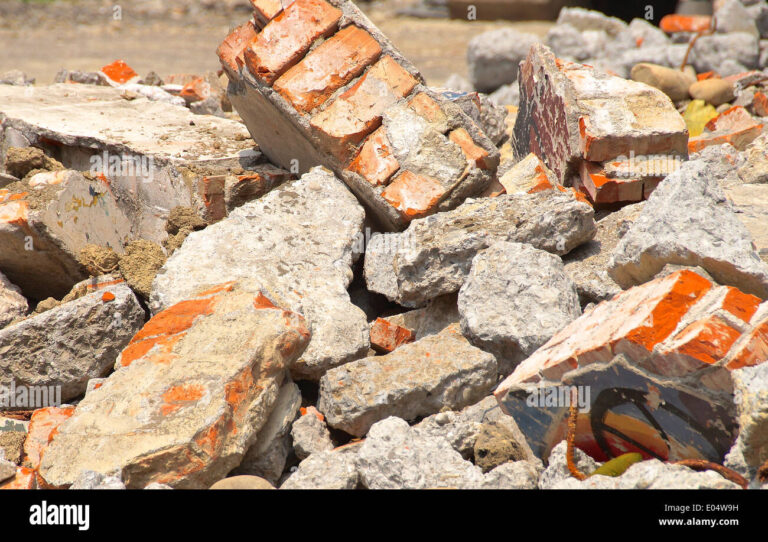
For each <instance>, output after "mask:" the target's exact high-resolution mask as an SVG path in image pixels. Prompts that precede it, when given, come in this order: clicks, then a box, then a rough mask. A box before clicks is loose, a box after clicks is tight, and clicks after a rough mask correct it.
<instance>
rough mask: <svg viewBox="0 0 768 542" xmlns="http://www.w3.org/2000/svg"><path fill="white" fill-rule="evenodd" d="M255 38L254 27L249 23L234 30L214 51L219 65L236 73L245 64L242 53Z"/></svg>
mask: <svg viewBox="0 0 768 542" xmlns="http://www.w3.org/2000/svg"><path fill="white" fill-rule="evenodd" d="M255 38H256V27H254V26H253V23H252V22H251V21H248V22H247V23H245V24H241V25H240V26H238V27H237V28H235V29H234V30H233V31H232V32H230V34H229V35H228V36H227V37H226V38H224V41H222V42H221V45H219V47H218V49H216V54H217V55H218V56H219V60H220V61H221V65H222V66H224V67H225V68H226V69H227V70H229V71H231V72H232V73H237V71H238V70H239V69H240V68H241V67H242V66H243V65H244V64H245V58H244V53H245V49H246V47H248V45H249V44H250V43H251V42H252V41H253V40H254V39H255Z"/></svg>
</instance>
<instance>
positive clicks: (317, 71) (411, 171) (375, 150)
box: [218, 0, 499, 230]
mask: <svg viewBox="0 0 768 542" xmlns="http://www.w3.org/2000/svg"><path fill="white" fill-rule="evenodd" d="M260 4H261V3H260V2H257V3H256V5H255V7H256V11H257V20H258V21H260V23H259V25H258V28H257V27H256V26H254V25H253V24H252V23H250V22H249V23H246V24H244V25H242V26H240V27H238V28H237V29H235V30H234V31H233V32H232V33H231V34H230V35H229V36H228V37H227V38H226V39H225V40H224V42H223V43H222V44H221V46H220V47H219V51H218V52H219V58H220V59H221V62H222V66H223V67H224V69H225V71H226V72H227V75H228V76H229V79H230V85H229V88H228V93H229V97H230V100H231V101H232V104H233V106H234V107H235V108H236V109H237V111H238V113H239V114H240V116H241V117H242V118H243V120H244V121H245V123H246V125H247V126H248V129H249V131H250V132H251V134H252V136H253V138H254V140H255V141H256V142H257V143H258V144H259V145H260V148H261V149H262V151H263V152H264V153H265V154H266V155H267V156H268V157H269V159H270V160H271V161H272V162H273V163H275V164H277V165H279V166H281V167H284V168H286V169H292V168H295V167H298V169H299V171H301V172H306V171H308V170H309V169H310V168H311V167H313V166H317V165H323V166H325V167H327V168H329V169H331V170H332V171H334V172H335V173H336V174H337V175H338V176H339V177H340V178H341V179H343V180H344V182H345V183H346V184H347V185H348V186H349V187H350V189H352V191H354V192H355V194H356V195H357V196H358V197H359V198H360V199H361V200H362V201H363V202H364V203H365V204H366V205H367V206H368V207H369V208H370V209H371V210H372V211H373V213H374V214H375V216H376V217H377V218H378V219H379V220H380V221H381V223H382V224H383V225H384V226H385V227H386V228H388V229H391V230H401V229H403V228H404V227H405V226H406V225H407V224H408V222H409V221H410V220H412V219H413V218H415V217H420V216H426V215H429V214H432V213H434V212H436V211H438V210H447V209H451V208H453V207H455V206H457V205H458V204H459V203H461V202H462V201H463V200H464V199H465V198H466V197H468V196H471V195H475V194H478V193H480V192H482V190H483V189H484V188H485V187H486V186H487V185H488V183H489V182H490V181H491V179H492V177H493V175H494V172H495V170H496V167H497V165H498V162H499V154H498V151H497V149H496V147H495V145H494V144H493V143H492V142H491V141H490V140H489V139H488V138H487V137H486V136H485V134H484V133H483V132H482V131H481V130H480V129H478V128H477V126H476V125H475V124H474V122H473V121H472V120H471V119H470V118H469V117H467V116H466V115H465V114H464V113H463V112H462V110H461V108H460V106H458V105H457V104H454V103H451V102H450V101H449V100H447V99H445V98H444V97H442V96H440V95H438V94H437V93H435V92H433V91H431V90H429V89H428V88H426V87H425V86H424V85H423V84H422V83H423V78H422V77H421V75H420V74H419V73H418V71H417V70H416V68H415V67H414V66H413V65H412V64H411V63H410V62H408V60H406V59H405V58H404V57H403V56H402V55H401V54H400V53H399V52H398V51H397V50H396V49H395V47H394V46H393V45H392V44H391V43H390V42H389V40H388V39H387V38H386V37H385V36H384V35H382V34H381V32H380V31H379V30H378V29H377V28H376V27H375V26H373V24H372V23H371V22H370V21H369V20H368V19H367V17H365V15H363V14H362V13H361V12H360V11H359V10H358V9H357V8H356V7H355V6H354V4H352V3H351V2H349V1H347V0H329V2H325V1H324V0H296V1H295V2H292V3H290V4H289V5H285V6H284V7H283V9H282V10H281V8H280V6H275V8H276V9H274V10H264V9H261V8H260ZM278 12H279V13H278Z"/></svg>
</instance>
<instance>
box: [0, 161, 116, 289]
mask: <svg viewBox="0 0 768 542" xmlns="http://www.w3.org/2000/svg"><path fill="white" fill-rule="evenodd" d="M129 234H130V220H129V218H128V217H127V216H126V215H125V214H124V212H123V211H122V209H121V205H120V203H119V201H118V200H117V198H116V197H115V195H114V193H113V192H112V190H111V187H110V185H109V183H108V182H107V181H106V180H103V179H88V178H86V177H84V176H83V175H82V174H81V173H79V172H77V171H72V170H60V171H51V172H41V173H37V174H36V175H32V176H31V178H28V179H26V180H24V181H21V182H18V183H13V184H11V185H8V186H7V187H6V188H5V189H2V190H0V269H2V270H3V272H4V273H5V274H6V275H7V276H8V278H9V279H10V280H11V281H12V282H13V283H15V284H17V285H18V286H19V287H20V288H21V289H22V291H23V292H24V293H25V294H26V296H27V297H30V298H32V299H45V298H46V297H55V298H57V299H60V298H61V297H63V296H64V295H65V294H66V293H67V292H69V289H70V288H71V287H72V286H73V285H74V284H75V283H77V282H79V281H81V280H83V279H84V278H86V275H85V274H84V273H83V270H82V268H81V266H80V264H79V263H78V261H77V260H78V255H79V254H80V251H81V250H82V249H83V248H85V246H86V245H87V244H91V243H95V244H98V245H102V246H107V247H111V248H114V249H115V250H117V251H119V252H122V249H123V240H124V238H125V237H126V236H127V235H129Z"/></svg>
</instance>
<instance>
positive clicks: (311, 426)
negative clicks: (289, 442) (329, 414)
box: [291, 406, 334, 460]
mask: <svg viewBox="0 0 768 542" xmlns="http://www.w3.org/2000/svg"><path fill="white" fill-rule="evenodd" d="M291 438H292V439H293V450H294V452H295V453H296V457H298V458H299V459H300V460H301V459H305V458H307V457H309V456H310V455H312V454H314V453H318V452H327V451H330V450H333V448H334V446H333V441H332V440H331V434H330V432H329V431H328V427H327V426H326V425H325V418H324V417H323V415H322V414H320V413H319V412H318V411H317V409H316V408H315V407H312V406H310V407H307V408H306V409H302V414H301V416H300V417H299V419H297V420H296V421H294V422H293V425H292V426H291Z"/></svg>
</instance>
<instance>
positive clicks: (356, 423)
mask: <svg viewBox="0 0 768 542" xmlns="http://www.w3.org/2000/svg"><path fill="white" fill-rule="evenodd" d="M497 371H498V366H497V363H496V360H495V358H494V357H493V355H491V354H489V353H487V352H483V351H482V350H479V349H478V348H475V347H473V346H472V345H470V344H469V342H468V341H467V340H466V339H465V338H464V337H462V335H461V334H460V333H459V329H458V326H456V325H453V326H450V327H448V328H446V329H445V330H443V331H442V332H440V333H439V334H437V335H431V336H428V337H425V338H423V339H421V340H419V341H416V342H414V343H411V344H406V345H403V346H401V347H400V348H398V349H397V350H395V351H394V352H392V353H391V354H387V355H385V356H375V357H370V358H365V359H361V360H358V361H353V362H351V363H347V364H345V365H342V366H340V367H337V368H335V369H331V370H330V371H328V372H327V373H326V374H325V375H324V376H323V377H322V378H321V379H320V399H319V401H318V409H319V410H320V412H322V413H323V414H324V415H325V417H326V419H327V422H328V425H330V426H331V427H333V428H336V429H342V430H344V431H346V432H347V433H350V434H351V435H355V436H363V435H365V434H366V433H367V432H368V429H369V428H370V427H371V426H372V425H373V424H374V423H376V422H377V421H379V420H381V419H383V418H386V417H387V416H399V417H403V418H405V419H409V420H411V419H414V418H416V417H418V416H426V415H429V414H434V413H435V412H439V411H440V410H441V409H443V408H450V409H458V408H462V407H464V406H467V405H470V404H473V403H475V402H477V401H478V400H480V399H481V398H482V397H484V396H485V395H486V394H487V393H488V391H489V390H490V389H491V387H492V386H493V384H494V383H495V382H496V375H497Z"/></svg>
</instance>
